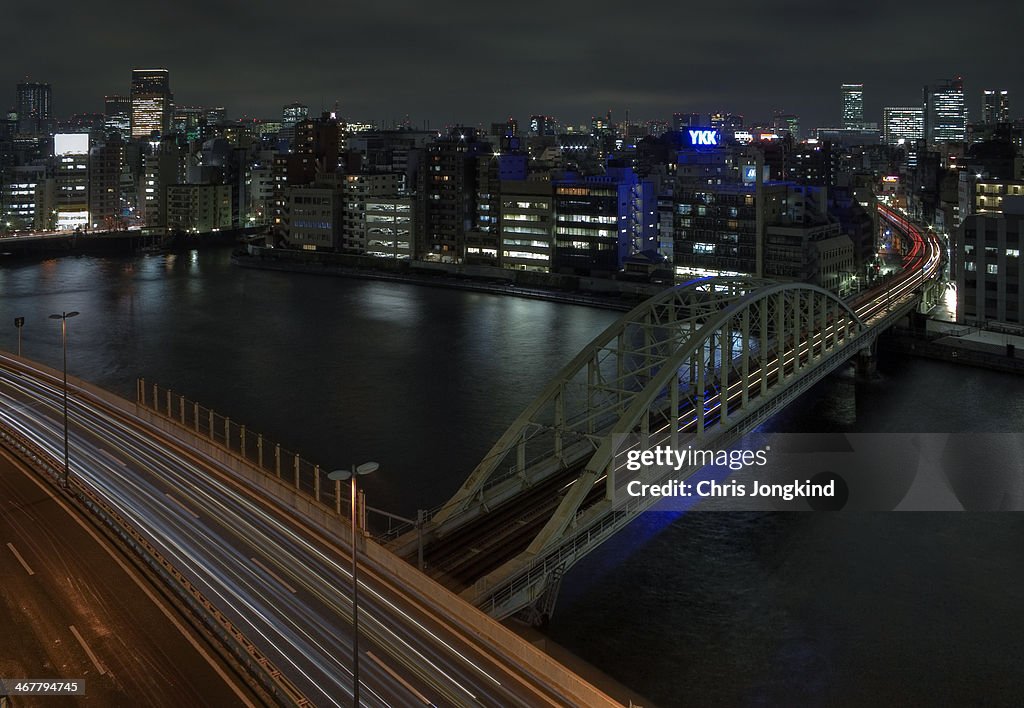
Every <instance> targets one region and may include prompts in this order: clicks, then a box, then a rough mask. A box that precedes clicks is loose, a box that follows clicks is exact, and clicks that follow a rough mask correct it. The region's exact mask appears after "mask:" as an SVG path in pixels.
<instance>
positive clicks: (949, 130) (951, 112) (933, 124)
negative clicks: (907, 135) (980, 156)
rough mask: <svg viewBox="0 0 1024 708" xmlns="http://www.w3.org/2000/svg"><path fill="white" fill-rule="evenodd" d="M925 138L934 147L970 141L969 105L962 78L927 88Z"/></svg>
mask: <svg viewBox="0 0 1024 708" xmlns="http://www.w3.org/2000/svg"><path fill="white" fill-rule="evenodd" d="M924 136H925V139H926V140H927V141H928V143H929V144H930V145H934V144H936V143H962V142H964V140H966V139H967V104H966V103H965V102H964V82H963V79H961V78H960V77H959V76H958V77H956V78H955V79H948V80H946V81H940V82H939V83H937V84H928V85H926V86H925V87H924Z"/></svg>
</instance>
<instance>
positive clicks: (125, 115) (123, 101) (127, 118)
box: [103, 96, 132, 142]
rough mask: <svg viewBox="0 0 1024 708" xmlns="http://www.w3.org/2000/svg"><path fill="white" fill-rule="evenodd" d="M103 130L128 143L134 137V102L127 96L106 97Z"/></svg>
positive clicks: (104, 100)
mask: <svg viewBox="0 0 1024 708" xmlns="http://www.w3.org/2000/svg"><path fill="white" fill-rule="evenodd" d="M103 107H104V110H103V116H104V117H103V129H104V130H105V131H106V132H107V133H108V134H109V133H117V134H118V135H120V136H121V139H122V140H124V141H125V142H127V141H128V140H129V139H130V138H131V136H132V101H131V99H130V98H128V97H127V96H105V97H104V99H103Z"/></svg>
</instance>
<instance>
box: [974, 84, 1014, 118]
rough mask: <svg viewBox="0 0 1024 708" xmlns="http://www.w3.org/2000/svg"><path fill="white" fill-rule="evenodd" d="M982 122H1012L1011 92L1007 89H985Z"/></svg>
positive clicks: (982, 99)
mask: <svg viewBox="0 0 1024 708" xmlns="http://www.w3.org/2000/svg"><path fill="white" fill-rule="evenodd" d="M981 122H982V123H987V124H989V125H991V124H993V123H1009V122H1010V93H1009V91H1007V90H1005V89H985V90H984V91H982V94H981Z"/></svg>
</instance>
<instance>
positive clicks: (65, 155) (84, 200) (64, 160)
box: [53, 133, 89, 230]
mask: <svg viewBox="0 0 1024 708" xmlns="http://www.w3.org/2000/svg"><path fill="white" fill-rule="evenodd" d="M53 155H54V159H55V160H56V163H57V169H56V178H57V229H58V230H68V229H77V228H83V229H84V228H88V226H89V191H88V190H89V136H88V134H86V133H57V134H56V135H54V136H53Z"/></svg>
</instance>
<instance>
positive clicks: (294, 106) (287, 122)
mask: <svg viewBox="0 0 1024 708" xmlns="http://www.w3.org/2000/svg"><path fill="white" fill-rule="evenodd" d="M308 115H309V106H306V105H304V104H302V103H289V104H288V105H287V106H285V107H284V109H283V110H282V111H281V124H282V127H284V128H294V127H295V124H296V123H298V122H299V121H302V120H305V119H306V117H307V116H308Z"/></svg>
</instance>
